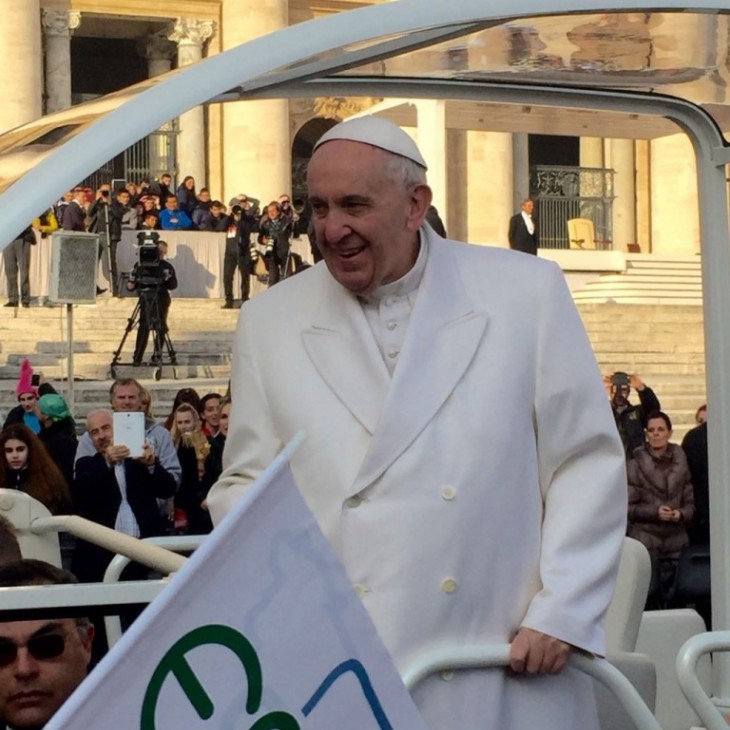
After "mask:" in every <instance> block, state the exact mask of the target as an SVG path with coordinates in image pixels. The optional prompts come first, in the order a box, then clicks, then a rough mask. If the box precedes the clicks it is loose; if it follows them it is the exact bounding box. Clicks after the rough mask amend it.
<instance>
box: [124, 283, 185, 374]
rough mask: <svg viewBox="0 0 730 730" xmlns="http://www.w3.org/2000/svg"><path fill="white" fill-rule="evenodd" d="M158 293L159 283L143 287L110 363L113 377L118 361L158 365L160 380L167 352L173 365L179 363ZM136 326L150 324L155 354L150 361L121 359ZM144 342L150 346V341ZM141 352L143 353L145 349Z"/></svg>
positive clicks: (157, 370) (140, 328)
mask: <svg viewBox="0 0 730 730" xmlns="http://www.w3.org/2000/svg"><path fill="white" fill-rule="evenodd" d="M158 293H159V285H157V286H150V287H146V286H143V287H142V288H141V290H140V292H139V299H137V304H136V305H135V307H134V310H133V311H132V315H131V316H130V317H129V319H128V320H127V326H126V327H125V329H124V334H123V335H122V339H121V341H120V342H119V346H118V347H117V349H116V350H115V351H114V356H113V358H112V361H111V365H110V370H111V376H112V378H116V377H117V366H118V365H129V364H132V365H147V366H150V367H152V368H154V370H153V377H154V379H155V380H160V378H161V377H162V366H163V365H164V364H165V354H166V355H167V360H168V362H169V364H170V365H177V354H176V352H175V348H174V347H173V346H172V340H171V339H170V335H169V333H168V331H167V326H166V325H165V323H164V322H163V319H162V316H161V313H160V301H159V297H158ZM135 327H137V328H138V330H140V331H143V330H142V328H144V327H146V329H147V331H148V333H149V334H151V335H152V357H151V358H150V359H149V361H137V360H135V361H134V362H132V363H125V362H122V360H121V356H122V350H123V349H124V343H125V342H126V341H127V337H129V334H130V333H131V332H132V330H134V328H135ZM144 344H145V347H146V343H144ZM135 354H137V353H135ZM141 354H142V355H143V354H144V353H141Z"/></svg>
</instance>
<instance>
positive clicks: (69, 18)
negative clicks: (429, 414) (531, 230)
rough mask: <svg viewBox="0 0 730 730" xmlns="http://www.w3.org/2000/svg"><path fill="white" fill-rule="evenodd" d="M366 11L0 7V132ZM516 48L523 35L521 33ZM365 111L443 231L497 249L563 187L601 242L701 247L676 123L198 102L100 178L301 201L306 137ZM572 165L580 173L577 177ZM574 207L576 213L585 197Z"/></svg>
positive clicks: (427, 104)
mask: <svg viewBox="0 0 730 730" xmlns="http://www.w3.org/2000/svg"><path fill="white" fill-rule="evenodd" d="M371 1H372V2H379V1H381V0H371ZM383 1H384V0H383ZM365 4H368V3H366V2H359V1H356V0H257V1H256V2H253V0H178V1H177V2H176V3H170V2H163V1H162V0H126V2H125V3H123V4H115V5H114V6H113V7H112V6H110V4H109V3H107V2H103V1H102V0H4V10H5V21H6V22H5V23H4V24H3V25H2V27H0V48H2V49H3V50H4V52H5V57H6V58H8V59H13V60H12V67H11V68H10V69H8V72H7V73H6V75H5V80H4V87H5V96H4V102H5V103H4V104H3V105H2V107H0V132H1V131H6V130H9V129H12V128H13V127H15V126H18V125H20V124H23V123H25V122H27V121H30V120H32V119H35V118H37V117H39V116H41V115H43V114H47V113H51V112H53V111H57V110H62V109H64V108H67V107H69V106H70V105H72V104H77V103H81V102H83V101H85V100H88V99H92V98H95V97H97V96H101V95H104V94H107V93H111V92H114V91H117V90H119V89H122V88H125V87H127V86H129V85H131V84H134V83H138V82H142V81H144V80H145V79H147V78H151V77H154V76H157V75H159V74H162V73H166V72H168V71H170V70H172V69H174V68H178V67H182V66H185V65H188V64H192V63H195V62H197V61H199V60H201V59H203V58H205V57H207V56H210V55H213V54H217V53H220V52H221V51H224V50H227V49H228V48H232V47H234V46H236V45H238V44H240V43H243V42H245V41H247V40H250V39H252V38H254V37H258V36H261V35H264V34H266V33H269V32H272V31H275V30H277V29H279V28H282V27H286V26H288V25H295V24H298V23H301V22H303V21H306V20H309V19H312V18H316V17H319V16H321V15H324V14H328V13H334V12H341V11H343V10H347V9H352V8H356V7H359V6H362V5H365ZM637 22H638V21H637ZM707 22H708V23H709V22H715V21H714V20H712V19H708V21H707ZM520 32H522V31H520ZM591 32H592V29H588V30H585V29H582V28H578V27H577V28H576V32H575V34H573V37H570V38H566V39H562V40H560V41H557V42H556V41H554V40H553V41H550V43H551V44H552V45H551V47H550V49H549V50H550V51H551V52H553V53H556V54H558V55H559V54H560V53H567V51H566V50H564V49H562V48H560V44H561V43H565V44H566V45H569V46H570V48H571V53H575V48H576V47H577V48H580V43H581V42H582V41H581V39H582V38H583V37H584V36H585V37H589V36H590V35H591ZM524 35H525V34H524V33H523V36H524ZM528 35H529V34H528ZM511 42H512V47H513V48H514V39H512V40H511ZM521 42H523V43H528V44H529V43H530V42H532V41H531V40H530V38H529V37H528V38H527V40H525V38H522V40H521ZM655 45H656V48H652V50H651V52H652V53H654V54H657V55H658V61H661V57H660V56H661V46H660V45H658V44H655ZM366 109H373V110H374V111H376V112H377V113H383V114H385V115H388V116H390V117H391V118H393V119H394V120H395V121H397V122H398V123H399V124H401V125H402V126H403V127H404V128H406V129H407V130H408V131H409V133H411V134H412V135H413V136H414V138H415V139H416V140H417V141H418V143H419V145H420V146H421V148H422V149H423V151H424V154H425V157H426V159H427V160H428V161H429V180H430V182H431V185H432V187H433V189H434V195H435V204H436V206H437V208H438V209H439V210H440V211H441V213H442V214H443V217H444V218H445V220H446V224H447V229H448V231H449V234H450V235H451V236H452V237H456V238H464V239H467V240H471V241H474V242H480V243H490V244H495V245H507V242H506V234H507V224H508V220H509V217H510V216H511V215H512V213H513V212H515V211H516V210H518V209H519V204H520V201H521V199H523V198H525V197H528V196H536V195H537V196H538V212H540V200H539V197H540V196H541V195H543V194H544V195H545V201H546V202H545V204H544V205H545V213H546V214H547V212H548V207H547V199H548V198H550V197H551V190H553V191H554V189H555V185H556V184H558V183H557V182H556V181H559V183H560V185H561V186H562V187H561V190H563V191H564V190H565V189H566V186H567V187H570V186H571V185H572V186H573V189H572V195H573V197H575V198H577V199H578V200H579V201H585V200H588V199H592V198H595V199H596V200H602V201H604V203H603V204H604V205H605V206H607V207H605V210H604V213H602V214H601V215H602V216H604V218H605V220H603V219H601V220H600V222H598V225H599V227H600V228H601V229H602V230H601V231H599V234H600V235H602V236H604V237H605V238H610V240H611V242H612V243H611V245H612V247H613V248H614V249H619V250H636V248H637V247H638V248H639V249H640V250H641V251H642V252H647V253H649V252H653V253H659V254H675V253H676V254H687V253H696V252H698V251H699V222H698V215H697V202H696V201H697V189H696V180H695V177H696V176H695V166H694V157H693V152H692V149H691V145H690V143H689V140H688V139H687V137H686V136H685V135H684V134H683V133H681V131H680V130H678V129H677V130H672V131H671V132H669V133H662V134H654V135H652V136H650V137H648V138H641V135H640V133H627V135H626V136H622V137H616V138H613V137H605V136H596V135H595V133H592V134H591V135H590V136H587V135H586V136H583V135H581V134H580V130H579V129H578V130H576V129H567V128H565V127H561V126H560V124H558V123H557V122H556V123H555V124H554V125H553V126H550V125H546V124H544V123H542V124H540V125H538V126H536V127H534V128H532V129H531V128H530V126H529V124H527V126H525V125H524V124H522V123H520V124H516V123H515V124H514V125H513V126H510V123H508V124H507V125H506V127H505V126H504V125H502V126H500V125H498V124H496V123H495V124H494V125H492V126H493V128H489V127H490V111H489V108H488V107H487V108H486V109H485V115H484V116H486V121H485V120H484V119H483V118H479V124H477V123H476V121H474V120H472V118H471V116H470V115H471V112H469V111H467V110H465V109H462V108H460V107H459V106H458V105H453V104H452V103H451V102H445V101H434V100H423V101H414V102H408V103H405V102H402V101H398V100H383V99H360V98H357V99H355V98H312V99H296V100H291V101H288V100H265V101H255V102H233V103H226V104H210V105H207V106H206V107H200V108H196V109H193V110H190V111H189V112H187V113H186V114H184V115H183V116H182V117H180V118H179V119H177V120H170V123H169V125H167V126H166V127H165V128H164V129H162V130H161V131H160V133H159V134H158V135H155V136H153V137H151V138H150V139H149V140H148V141H146V142H145V146H144V150H143V153H144V154H143V157H144V160H143V162H142V163H140V162H139V160H137V159H136V158H135V164H132V162H130V160H131V158H129V159H127V158H124V159H122V161H121V165H122V167H121V169H117V168H115V169H114V170H112V168H110V171H109V174H110V176H112V177H113V176H122V177H128V178H130V179H132V180H133V181H135V182H138V181H139V179H140V178H141V177H143V176H147V175H151V176H156V175H159V174H160V173H161V172H163V171H168V170H169V171H170V172H171V173H173V175H174V178H175V180H176V181H177V182H179V181H181V180H182V178H183V177H184V176H186V175H192V176H193V177H194V178H195V180H196V184H197V187H198V188H200V187H201V186H203V185H205V186H207V187H208V188H210V190H211V193H212V195H213V197H214V198H218V199H221V200H223V201H224V202H227V201H228V200H229V199H230V198H231V197H233V196H234V195H236V194H238V193H242V192H243V193H246V194H247V195H250V196H254V197H256V198H259V199H260V200H262V201H263V202H266V201H268V200H270V199H274V198H277V197H278V196H279V195H280V194H282V193H290V194H292V193H293V195H294V197H297V196H299V195H304V193H305V190H304V176H305V169H306V162H307V160H308V158H309V156H310V154H311V150H312V146H313V144H314V142H315V141H316V140H317V139H318V137H319V136H320V135H321V134H322V133H323V132H324V131H325V130H326V129H327V128H328V127H329V126H331V125H332V124H334V123H336V122H337V121H339V120H341V119H343V118H347V117H348V116H350V115H351V114H354V113H358V112H361V111H364V110H366ZM523 111H525V110H524V109H523ZM525 114H529V109H528V110H527V111H525ZM607 126H608V127H610V125H607ZM632 135H633V136H632ZM138 152H139V151H138ZM140 154H142V153H140ZM566 169H567V172H565V170H566ZM572 170H582V171H584V172H582V173H581V174H580V175H579V176H578V177H575V175H574V174H573V172H571V171H572ZM596 175H597V176H598V177H596ZM591 176H593V177H594V178H596V179H600V180H601V181H603V182H602V183H601V185H603V186H604V188H605V189H602V190H601V191H600V192H599V193H595V192H594V193H591V194H590V195H589V194H588V193H586V191H585V190H582V188H583V187H586V186H587V185H588V183H586V182H585V181H586V180H588V179H590V178H591ZM569 180H573V181H575V180H577V182H572V183H571V182H568V181H569ZM548 181H549V182H548ZM606 181H608V182H610V185H608V183H607V182H606ZM606 185H608V186H607V187H606ZM576 186H577V187H576ZM576 191H577V194H576ZM560 194H561V195H562V193H560ZM553 197H555V196H554V195H553ZM576 205H578V208H576V209H575V212H576V214H580V213H581V208H580V206H581V205H584V203H577V204H576ZM559 239H560V235H557V237H556V239H555V247H561V246H565V245H567V238H564V240H562V241H561V240H559Z"/></svg>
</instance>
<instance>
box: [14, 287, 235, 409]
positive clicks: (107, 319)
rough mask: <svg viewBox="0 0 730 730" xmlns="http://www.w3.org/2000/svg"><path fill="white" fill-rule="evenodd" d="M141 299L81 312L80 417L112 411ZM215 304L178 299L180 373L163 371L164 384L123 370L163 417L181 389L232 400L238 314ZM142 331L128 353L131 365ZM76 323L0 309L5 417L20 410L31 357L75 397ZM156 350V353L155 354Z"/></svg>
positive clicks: (175, 338) (103, 302)
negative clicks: (22, 377)
mask: <svg viewBox="0 0 730 730" xmlns="http://www.w3.org/2000/svg"><path fill="white" fill-rule="evenodd" d="M135 303H136V299H131V298H124V299H112V298H100V299H99V300H98V301H97V303H96V304H94V305H79V306H76V307H74V309H73V352H74V360H73V366H74V376H75V378H74V380H75V382H74V413H75V415H76V416H77V417H80V418H83V417H84V416H85V415H86V413H88V412H89V410H92V409H93V408H96V407H100V406H108V404H109V397H108V392H109V385H110V383H111V372H110V363H111V360H112V356H113V353H114V351H115V350H116V349H117V347H118V346H119V343H120V341H121V339H122V335H123V333H124V330H125V327H126V326H127V321H128V318H129V317H130V315H131V314H132V310H133V308H134V306H135ZM221 304H222V302H221V301H220V300H215V299H173V303H172V306H171V308H170V315H169V318H168V324H169V328H170V337H171V340H172V344H173V346H174V348H175V351H176V354H177V362H178V365H177V366H176V367H174V368H173V367H171V366H169V365H165V366H163V368H162V370H161V372H160V375H161V380H160V381H159V382H158V381H157V380H155V379H154V378H153V371H152V370H151V369H150V368H147V367H140V368H133V367H131V366H122V365H120V366H118V367H117V375H118V376H120V377H135V378H137V379H138V380H140V381H141V382H142V383H143V384H144V385H145V386H146V387H147V388H148V389H150V390H151V391H152V392H153V400H154V403H155V415H156V416H157V417H159V418H162V417H164V416H166V415H167V413H168V412H169V409H170V406H171V405H172V401H173V399H174V397H175V393H177V391H178V390H179V389H180V388H184V387H194V388H196V389H197V390H198V392H199V393H200V395H204V394H205V393H207V392H211V391H215V392H222V393H225V391H226V389H227V387H228V378H229V377H230V361H231V343H232V341H233V332H234V329H235V326H236V322H237V320H238V310H236V309H233V310H229V309H221ZM135 336H136V330H135V331H133V332H131V333H130V335H129V337H128V338H127V340H126V342H125V345H124V348H123V350H122V361H123V362H131V358H132V351H133V349H134V339H135ZM67 337H68V321H67V311H66V307H63V306H62V307H44V306H35V305H34V306H31V307H30V308H29V309H22V308H21V309H11V308H0V411H2V413H3V414H6V413H7V412H8V410H9V409H10V408H12V407H13V406H14V405H15V404H16V399H15V385H16V382H17V377H18V369H19V365H20V362H21V360H22V359H23V358H24V357H28V359H29V360H30V362H31V364H32V365H33V368H34V369H35V370H36V371H42V372H43V374H44V376H45V377H46V379H47V380H49V381H50V382H52V383H54V384H55V385H56V387H57V388H58V389H59V391H60V392H62V393H63V394H64V395H65V396H67V397H68V384H67V382H64V381H67V376H68V371H69V361H68V354H67V352H68V343H67ZM149 352H150V349H149V347H148V354H149Z"/></svg>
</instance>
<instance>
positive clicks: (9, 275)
mask: <svg viewBox="0 0 730 730" xmlns="http://www.w3.org/2000/svg"><path fill="white" fill-rule="evenodd" d="M34 244H35V231H34V230H33V227H32V226H28V227H27V228H26V229H25V230H24V231H22V232H21V233H20V234H19V235H18V236H17V237H16V238H15V240H14V241H13V242H12V243H11V244H10V245H9V246H8V247H7V248H6V249H5V250H4V251H3V263H4V264H5V278H6V280H7V289H8V301H7V304H5V306H6V307H17V306H18V275H19V274H20V303H21V304H22V305H23V306H24V307H29V306H30V247H31V246H32V245H34Z"/></svg>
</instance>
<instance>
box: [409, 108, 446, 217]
mask: <svg viewBox="0 0 730 730" xmlns="http://www.w3.org/2000/svg"><path fill="white" fill-rule="evenodd" d="M416 109H417V110H418V147H419V149H420V150H421V154H422V155H423V157H424V159H425V160H426V164H427V165H428V183H429V185H430V186H431V190H433V204H434V205H435V206H436V208H437V209H438V212H439V215H440V216H441V220H443V221H445V220H446V219H447V213H448V211H447V209H446V102H445V101H444V100H443V99H436V100H424V101H417V102H416Z"/></svg>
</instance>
